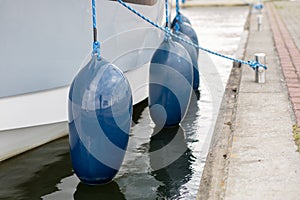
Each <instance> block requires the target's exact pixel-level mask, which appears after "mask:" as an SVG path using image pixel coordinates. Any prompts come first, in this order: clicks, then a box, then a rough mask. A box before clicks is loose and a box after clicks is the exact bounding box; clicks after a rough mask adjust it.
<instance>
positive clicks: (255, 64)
mask: <svg viewBox="0 0 300 200" xmlns="http://www.w3.org/2000/svg"><path fill="white" fill-rule="evenodd" d="M248 65H249V66H250V67H251V68H252V69H254V70H255V69H257V68H259V67H263V68H264V69H267V66H266V65H263V64H261V63H259V62H257V61H256V60H250V61H248Z"/></svg>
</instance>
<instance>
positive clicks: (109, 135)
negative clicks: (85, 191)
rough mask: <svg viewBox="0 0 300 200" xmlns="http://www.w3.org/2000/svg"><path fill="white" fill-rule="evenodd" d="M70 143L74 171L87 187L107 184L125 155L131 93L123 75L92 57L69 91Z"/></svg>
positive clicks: (102, 60) (115, 68) (109, 64)
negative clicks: (88, 185)
mask: <svg viewBox="0 0 300 200" xmlns="http://www.w3.org/2000/svg"><path fill="white" fill-rule="evenodd" d="M68 111H69V132H70V134H69V143H70V153H71V160H72V166H73V169H74V172H75V173H76V175H77V176H78V178H79V179H80V180H81V182H83V183H86V184H92V185H95V184H104V183H107V182H110V181H111V180H112V179H113V178H114V176H115V175H116V173H117V172H118V170H119V168H120V166H121V164H122V162H123V158H124V155H125V152H126V148H127V144H128V138H129V130H130V125H131V117H132V94H131V89H130V86H129V83H128V81H127V79H126V78H125V76H124V75H123V73H122V72H121V71H120V70H119V69H118V68H117V67H116V66H114V65H113V64H111V63H109V62H107V61H105V60H104V59H101V60H97V56H96V55H93V57H92V59H91V60H90V62H89V63H88V64H87V65H86V66H85V67H84V68H83V69H81V71H80V72H79V73H78V74H77V76H76V77H75V78H74V80H73V82H72V85H71V88H70V91H69V102H68Z"/></svg>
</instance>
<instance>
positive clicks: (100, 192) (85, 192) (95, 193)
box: [74, 181, 126, 200]
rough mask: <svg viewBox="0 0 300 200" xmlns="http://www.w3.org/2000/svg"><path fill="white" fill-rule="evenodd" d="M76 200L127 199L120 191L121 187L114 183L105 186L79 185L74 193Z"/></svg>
mask: <svg viewBox="0 0 300 200" xmlns="http://www.w3.org/2000/svg"><path fill="white" fill-rule="evenodd" d="M74 199H75V200H87V199H88V200H94V199H95V200H96V199H97V200H101V199H103V200H107V199H116V200H122V199H126V198H125V196H124V194H123V193H122V192H121V191H120V188H119V185H118V184H117V183H116V182H115V181H112V182H110V183H108V184H105V185H95V186H90V185H85V184H83V183H79V184H78V185H77V188H76V192H75V193H74Z"/></svg>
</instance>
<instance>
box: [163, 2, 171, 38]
mask: <svg viewBox="0 0 300 200" xmlns="http://www.w3.org/2000/svg"><path fill="white" fill-rule="evenodd" d="M165 6H166V26H165V30H164V31H165V33H166V38H165V39H166V40H167V39H169V38H170V34H169V33H170V28H169V1H168V0H165Z"/></svg>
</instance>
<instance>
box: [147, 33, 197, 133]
mask: <svg viewBox="0 0 300 200" xmlns="http://www.w3.org/2000/svg"><path fill="white" fill-rule="evenodd" d="M192 84H193V64H192V61H191V58H190V56H189V54H188V52H187V51H186V50H185V48H184V47H183V46H182V45H180V44H179V43H177V42H175V41H173V40H172V39H167V40H165V41H163V42H162V43H161V45H160V46H159V48H158V49H157V50H156V51H155V52H154V54H153V57H152V59H151V63H150V74H149V99H148V101H149V107H150V116H151V118H152V120H153V121H154V123H155V124H156V125H157V126H159V127H169V126H176V125H178V124H179V123H180V122H181V121H182V119H183V118H184V116H185V114H186V111H187V108H188V105H189V103H190V97H191V92H192V88H193V87H192Z"/></svg>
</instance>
